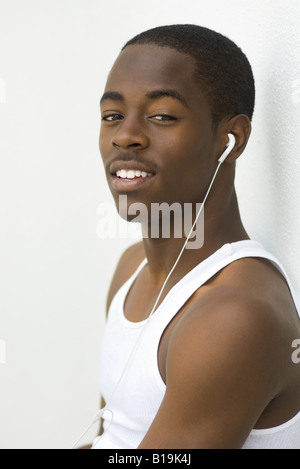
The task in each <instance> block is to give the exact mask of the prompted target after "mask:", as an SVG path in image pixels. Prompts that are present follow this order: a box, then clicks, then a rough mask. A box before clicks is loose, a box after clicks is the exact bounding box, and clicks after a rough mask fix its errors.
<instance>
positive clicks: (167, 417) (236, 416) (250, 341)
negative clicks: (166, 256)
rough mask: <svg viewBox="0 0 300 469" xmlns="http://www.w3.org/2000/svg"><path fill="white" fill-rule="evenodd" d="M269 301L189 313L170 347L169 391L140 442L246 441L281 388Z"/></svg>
mask: <svg viewBox="0 0 300 469" xmlns="http://www.w3.org/2000/svg"><path fill="white" fill-rule="evenodd" d="M263 308H264V306H262V305H255V312H254V311H253V305H252V306H251V307H250V308H249V305H245V304H244V303H242V304H240V303H239V302H233V301H232V300H230V301H228V302H226V301H225V302H223V303H222V305H220V303H218V304H216V305H215V306H212V307H211V308H208V309H207V311H204V312H203V313H202V312H201V315H199V314H198V315H196V314H195V315H193V314H191V315H189V316H190V317H188V318H187V319H185V318H184V316H183V319H182V320H181V322H179V323H178V325H177V326H176V328H175V329H174V332H173V333H172V338H171V341H170V344H169V347H168V352H167V358H166V392H165V396H164V399H163V401H162V404H161V406H160V409H159V411H158V413H157V415H156V417H155V419H154V421H153V423H152V425H151V427H150V429H149V431H148V433H147V434H146V436H145V438H144V440H143V441H142V443H141V446H140V447H141V448H240V447H242V445H243V443H244V441H245V440H246V438H247V436H248V434H249V432H250V431H251V429H252V428H253V426H254V425H255V423H256V421H257V420H258V417H259V415H260V414H261V413H262V411H263V409H264V408H265V407H266V405H267V404H268V402H269V401H270V400H271V399H272V398H273V397H274V393H276V391H275V388H276V383H277V380H276V373H275V372H274V370H273V368H272V366H270V360H269V359H270V353H272V350H273V345H274V344H273V341H272V339H271V340H268V339H267V338H266V327H269V326H270V325H269V324H268V323H269V320H268V319H266V318H265V315H264V314H260V313H264V312H265V311H263V312H262V311H260V309H263ZM248 309H250V311H248ZM267 316H268V315H267ZM270 327H272V326H270ZM268 332H270V333H271V330H270V329H269V330H268Z"/></svg>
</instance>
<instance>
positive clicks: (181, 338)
mask: <svg viewBox="0 0 300 469" xmlns="http://www.w3.org/2000/svg"><path fill="white" fill-rule="evenodd" d="M253 107H254V80H253V76H252V72H251V67H250V65H249V63H248V60H247V59H246V57H245V55H244V54H243V53H242V51H241V50H240V49H239V48H238V47H237V46H236V45H235V44H234V43H232V41H230V40H229V39H227V38H225V37H224V36H222V35H220V34H218V33H216V32H214V31H211V30H208V29H206V28H202V27H198V26H194V25H175V26H166V27H159V28H155V29H153V30H150V31H146V32H144V33H142V34H141V35H139V36H137V37H135V38H134V39H132V40H131V41H129V42H128V43H127V44H126V46H125V47H124V48H123V49H122V51H121V53H120V55H119V57H118V58H117V60H116V62H115V64H114V65H113V68H112V70H111V72H110V74H109V76H108V80H107V84H106V88H105V92H104V95H103V97H102V99H101V116H102V125H101V132H100V151H101V155H102V158H103V163H104V166H105V170H106V175H107V180H108V184H109V187H110V190H111V192H112V194H113V197H114V199H115V202H116V206H117V209H118V210H119V212H120V213H121V212H122V214H123V213H125V214H126V216H127V218H128V219H129V220H130V219H133V218H134V216H133V214H135V216H136V212H134V211H132V210H131V208H132V207H140V208H141V207H144V208H145V211H144V212H143V210H141V211H140V212H141V216H140V218H139V221H140V222H141V225H142V229H143V233H144V237H143V241H142V242H141V243H139V244H137V245H134V246H132V247H130V248H129V249H128V250H127V251H126V252H125V253H124V255H123V256H122V258H121V260H120V262H119V265H118V267H117V269H116V272H115V275H114V278H113V280H112V284H111V288H110V291H109V294H108V310H109V312H108V322H107V326H106V332H105V336H104V339H103V353H102V358H101V392H102V394H103V398H104V400H105V401H106V411H105V412H104V415H103V419H104V430H105V431H104V433H103V435H102V436H101V437H100V438H98V439H96V440H95V441H94V444H93V448H164V449H166V448H186V449H187V448H300V412H299V411H300V365H299V364H297V363H295V362H294V361H293V360H292V352H293V348H292V344H293V341H295V339H297V338H299V337H300V323H299V317H298V313H297V309H296V306H295V303H294V298H293V296H292V295H293V293H292V291H291V289H290V286H289V284H288V280H287V279H286V278H285V274H284V272H283V270H282V268H281V267H280V266H279V264H278V263H277V261H276V259H274V258H273V257H272V256H271V255H270V254H268V253H267V252H266V251H265V250H264V249H263V247H262V246H261V245H260V244H259V243H256V242H255V241H252V240H250V239H249V236H248V235H247V233H246V231H245V228H244V226H243V224H242V222H241V218H240V215H239V209H238V203H237V198H236V193H235V189H234V175H235V162H236V160H237V158H238V157H239V156H240V155H241V154H242V152H243V150H244V149H245V147H246V145H247V142H248V139H249V136H250V131H251V118H252V113H253ZM229 135H232V136H233V137H234V141H233V148H232V149H231V151H230V153H229V155H228V156H227V158H226V159H225V161H224V162H223V163H222V165H221V166H220V167H219V169H218V172H217V174H216V168H217V167H218V160H219V158H220V156H221V155H223V154H224V150H226V146H227V145H228V142H229V138H230V137H229ZM212 182H213V184H212V185H211V183H212ZM210 185H211V186H210ZM208 189H209V191H210V192H209V194H208ZM120 196H123V197H122V198H121V197H120ZM124 196H126V197H124ZM206 196H207V200H206V201H205V209H204V224H203V226H204V242H203V245H202V247H198V248H197V249H191V248H190V249H189V248H188V246H186V249H184V250H183V252H182V253H181V257H180V259H179V260H178V263H177V264H176V265H175V267H174V269H173V271H172V273H171V275H170V276H169V277H168V274H169V273H170V271H171V269H172V267H173V266H174V263H175V261H176V259H177V258H178V255H179V253H180V252H181V249H182V247H183V243H184V241H185V239H186V236H187V234H186V233H185V236H183V237H177V236H174V235H172V232H171V234H170V236H168V237H164V236H162V229H163V227H161V226H160V227H158V233H159V235H158V236H152V237H151V229H152V228H153V226H152V225H153V224H154V223H158V225H159V223H160V222H161V221H162V217H160V218H159V220H158V221H157V220H154V218H153V217H152V216H151V210H152V209H153V206H154V205H153V204H162V203H166V204H168V206H169V207H170V206H172V204H174V203H177V204H179V205H180V206H181V207H185V206H189V207H192V208H191V210H192V214H193V217H195V216H196V213H197V207H199V204H200V203H201V202H203V200H204V199H205V198H206ZM121 200H122V203H121V202H120V201H121ZM124 200H125V202H124ZM133 204H135V205H133ZM142 212H143V213H142ZM145 214H146V215H145ZM122 216H123V215H122ZM199 220H200V218H199ZM202 221H203V220H202ZM171 223H174V220H171ZM172 227H174V226H173V225H172ZM155 228H157V227H155ZM156 233H157V231H156ZM166 279H167V282H166V283H165V286H164V288H163V290H162V291H161V288H162V286H163V284H164V282H165V280H166ZM159 295H160V296H159ZM153 306H154V308H153ZM153 309H154V310H153ZM149 315H150V319H147V318H149Z"/></svg>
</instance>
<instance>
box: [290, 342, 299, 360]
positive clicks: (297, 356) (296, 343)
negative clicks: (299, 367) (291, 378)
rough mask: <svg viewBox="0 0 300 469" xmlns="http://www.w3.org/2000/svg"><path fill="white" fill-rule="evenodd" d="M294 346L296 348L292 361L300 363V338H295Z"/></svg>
mask: <svg viewBox="0 0 300 469" xmlns="http://www.w3.org/2000/svg"><path fill="white" fill-rule="evenodd" d="M292 347H293V348H295V349H296V350H295V351H294V352H293V353H292V362H293V363H296V364H297V363H300V339H295V340H293V342H292Z"/></svg>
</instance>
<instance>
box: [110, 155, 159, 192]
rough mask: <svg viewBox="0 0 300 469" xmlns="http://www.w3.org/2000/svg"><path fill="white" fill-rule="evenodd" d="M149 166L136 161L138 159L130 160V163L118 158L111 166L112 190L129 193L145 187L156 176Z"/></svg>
mask: <svg viewBox="0 0 300 469" xmlns="http://www.w3.org/2000/svg"><path fill="white" fill-rule="evenodd" d="M149 166H150V165H147V164H145V163H142V162H140V161H136V158H134V159H130V161H126V160H125V159H121V158H120V159H119V158H118V159H117V160H115V161H113V162H112V163H110V165H109V172H110V174H111V176H112V188H113V189H115V190H117V191H121V192H127V191H131V190H136V189H138V188H140V187H143V186H145V185H146V184H148V183H149V182H150V181H151V180H152V179H153V178H154V176H155V172H154V170H153V169H152V168H150V167H149Z"/></svg>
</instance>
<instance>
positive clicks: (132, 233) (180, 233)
mask: <svg viewBox="0 0 300 469" xmlns="http://www.w3.org/2000/svg"><path fill="white" fill-rule="evenodd" d="M118 205H119V215H118V214H117V212H116V209H115V206H114V204H110V203H100V204H99V205H98V207H97V215H99V216H100V217H101V218H100V220H99V222H98V223H97V228H96V232H97V235H98V236H99V238H101V239H103V238H132V237H134V238H136V237H137V230H136V223H140V224H141V226H142V234H143V237H144V238H172V237H173V238H187V237H188V236H189V233H190V231H191V229H192V226H193V223H194V220H195V217H196V214H197V213H199V211H200V215H199V218H198V219H197V223H196V224H195V227H194V228H193V231H192V233H191V236H190V238H189V241H188V242H187V245H186V248H187V249H199V248H201V247H202V246H203V242H204V207H203V206H202V204H201V203H198V204H196V205H195V204H191V203H184V204H183V205H182V204H180V203H179V202H173V203H172V204H168V203H167V202H162V203H154V202H153V203H151V206H150V209H149V210H148V208H147V206H146V205H145V204H143V203H141V202H135V203H132V204H129V205H128V203H127V196H126V195H120V196H119V203H118ZM124 220H128V221H130V223H126V222H124Z"/></svg>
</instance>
